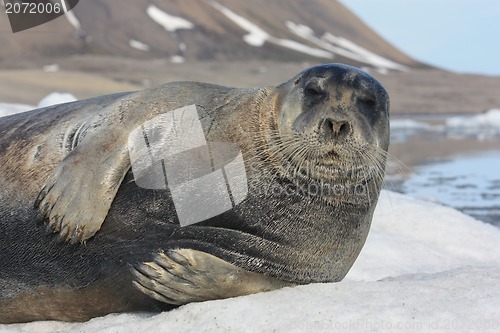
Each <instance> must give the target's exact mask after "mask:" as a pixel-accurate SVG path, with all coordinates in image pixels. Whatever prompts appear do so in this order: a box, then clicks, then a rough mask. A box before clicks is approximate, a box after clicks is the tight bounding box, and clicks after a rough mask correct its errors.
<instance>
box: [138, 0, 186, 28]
mask: <svg viewBox="0 0 500 333" xmlns="http://www.w3.org/2000/svg"><path fill="white" fill-rule="evenodd" d="M146 12H147V13H148V15H149V17H150V18H151V19H152V20H153V21H155V22H156V23H158V24H159V25H161V26H162V27H163V28H164V29H165V30H167V31H169V32H174V31H177V30H181V29H193V28H194V24H193V23H191V22H190V21H188V20H186V19H185V18H182V17H179V16H173V15H170V14H167V13H166V12H164V11H163V10H161V9H159V8H158V7H156V6H155V5H149V6H148V9H147V10H146Z"/></svg>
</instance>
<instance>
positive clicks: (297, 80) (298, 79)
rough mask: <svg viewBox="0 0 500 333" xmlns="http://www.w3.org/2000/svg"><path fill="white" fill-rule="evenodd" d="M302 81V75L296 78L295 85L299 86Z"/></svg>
mask: <svg viewBox="0 0 500 333" xmlns="http://www.w3.org/2000/svg"><path fill="white" fill-rule="evenodd" d="M301 79H302V75H297V77H296V78H295V81H293V84H294V85H297V84H298V83H299V82H300V80H301Z"/></svg>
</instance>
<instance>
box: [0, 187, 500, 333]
mask: <svg viewBox="0 0 500 333" xmlns="http://www.w3.org/2000/svg"><path fill="white" fill-rule="evenodd" d="M499 243H500V229H498V228H495V227H493V226H492V225H488V224H485V223H482V222H480V221H477V220H475V219H473V218H471V217H469V216H466V215H464V214H462V213H460V212H458V211H456V210H454V209H451V208H447V207H444V206H440V205H438V204H435V203H430V202H425V201H419V200H417V199H414V198H410V197H408V196H404V195H401V194H397V193H393V192H388V191H383V192H382V194H381V197H380V200H379V204H378V206H377V209H376V212H375V215H374V219H373V224H372V229H371V231H370V234H369V236H368V239H367V242H366V244H365V247H364V248H363V250H362V252H361V254H360V256H359V258H358V260H357V261H356V263H355V264H354V266H353V268H352V269H351V271H350V272H349V274H348V276H347V277H346V279H344V280H343V281H342V282H339V283H326V284H311V285H307V286H299V287H295V288H284V289H281V290H276V291H273V292H267V293H260V294H255V295H249V296H244V297H237V298H231V299H225V300H217V301H210V302H203V303H192V304H188V305H185V306H182V307H180V308H178V309H176V310H173V311H170V312H164V313H161V314H147V313H126V314H111V315H108V316H105V317H101V318H94V319H92V320H90V321H88V322H86V323H59V322H35V323H28V324H14V325H0V332H16V333H17V332H28V331H29V332H58V331H64V332H75V333H76V332H116V331H120V332H125V333H126V332H131V333H135V332H143V331H149V330H154V331H155V332H332V331H334V330H337V331H354V332H365V331H377V332H385V331H391V332H392V331H395V332H399V331H433V332H452V331H453V332H475V331H486V330H490V331H498V330H499V329H500V320H499V319H498V318H500V288H498V285H499V283H500V257H499V256H498V255H497V254H496V253H495V249H496V248H498V244H499Z"/></svg>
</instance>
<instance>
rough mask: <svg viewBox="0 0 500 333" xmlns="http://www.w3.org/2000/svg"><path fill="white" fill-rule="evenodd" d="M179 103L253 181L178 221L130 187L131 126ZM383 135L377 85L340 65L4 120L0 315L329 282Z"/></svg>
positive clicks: (70, 316)
mask: <svg viewBox="0 0 500 333" xmlns="http://www.w3.org/2000/svg"><path fill="white" fill-rule="evenodd" d="M188 105H193V106H195V107H196V110H197V112H198V114H199V119H200V124H201V127H202V129H203V133H204V135H205V137H206V140H207V142H209V143H210V142H226V143H227V142H229V143H233V144H235V145H236V146H237V147H238V149H239V150H240V151H241V153H242V156H243V160H244V170H245V171H246V180H247V185H248V193H246V195H245V197H244V199H243V200H242V201H241V202H238V203H237V204H235V205H234V207H233V208H231V209H229V210H227V211H225V212H223V213H221V214H218V215H217V216H214V217H211V218H209V219H206V220H204V221H201V222H199V223H195V224H192V225H187V226H182V227H181V226H180V224H179V221H180V220H179V217H178V216H177V214H176V206H175V204H174V202H173V200H172V193H173V192H172V190H171V189H148V188H143V187H141V186H138V185H137V180H136V179H135V178H134V174H133V172H132V170H131V160H130V157H129V156H130V155H129V152H128V150H129V149H130V147H128V145H129V144H128V138H129V136H130V135H131V133H132V131H134V129H136V128H137V127H138V126H141V125H142V124H144V123H145V122H147V121H150V120H151V119H154V118H155V117H157V116H159V115H165V114H166V115H168V112H170V111H172V112H174V111H173V110H176V109H179V108H183V107H186V106H188ZM388 145H389V99H388V95H387V92H386V91H385V89H384V88H383V87H382V85H381V84H380V83H379V82H377V81H376V80H375V79H373V78H372V77H371V76H369V75H368V74H366V73H365V72H362V71H360V70H358V69H356V68H354V67H350V66H346V65H340V64H329V65H322V66H317V67H312V68H310V69H307V70H305V71H303V72H302V73H300V74H298V75H297V76H295V77H294V78H292V79H291V80H289V81H288V82H285V83H283V84H281V85H279V86H277V87H265V88H254V89H236V88H228V87H223V86H217V85H212V84H205V83H197V82H177V83H168V84H164V85H161V86H158V87H154V88H150V89H146V90H143V91H139V92H130V93H121V94H114V95H108V96H102V97H97V98H93V99H88V100H82V101H77V102H73V103H68V104H61V105H57V106H52V107H48V108H44V109H38V110H34V111H30V112H27V113H22V114H18V115H13V116H9V117H5V118H0V162H1V163H0V174H1V175H2V176H1V178H0V264H1V270H0V308H1V309H2V310H1V312H0V322H1V323H9V322H24V321H32V320H47V319H56V320H73V321H81V320H87V319H89V318H92V317H95V316H100V315H104V314H107V313H111V312H123V311H138V310H141V311H161V310H164V309H169V308H171V307H173V306H175V305H179V304H185V303H188V302H195V301H204V300H209V299H218V298H226V297H232V296H238V295H245V294H250V293H255V292H259V291H266V290H273V289H277V288H280V287H283V286H293V285H296V284H304V283H313V282H332V281H339V280H341V279H342V278H343V277H344V276H345V274H347V272H348V270H349V269H350V267H351V265H352V264H353V262H354V260H355V259H356V257H357V256H358V254H359V252H360V250H361V248H362V246H363V244H364V241H365V239H366V236H367V234H368V230H369V227H370V223H371V219H372V214H373V211H374V208H375V205H376V202H377V199H378V195H379V193H380V188H381V184H382V175H383V172H384V168H385V158H386V152H387V149H388ZM214 168H217V166H215V167H214ZM200 191H201V193H202V194H204V192H203V191H207V189H200ZM233 201H234V200H233ZM215 204H216V203H215ZM194 208H197V207H194ZM46 229H48V230H50V231H52V232H53V233H47V232H45V230H46ZM65 240H71V241H72V242H65ZM79 242H82V243H84V244H80V243H79Z"/></svg>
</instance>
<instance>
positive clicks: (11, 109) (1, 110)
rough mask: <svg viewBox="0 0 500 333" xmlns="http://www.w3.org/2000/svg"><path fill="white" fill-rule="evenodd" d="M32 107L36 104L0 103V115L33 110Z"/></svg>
mask: <svg viewBox="0 0 500 333" xmlns="http://www.w3.org/2000/svg"><path fill="white" fill-rule="evenodd" d="M34 108H36V106H32V105H27V104H11V103H0V117H5V116H9V115H11V114H16V113H21V112H25V111H28V110H33V109H34Z"/></svg>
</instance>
